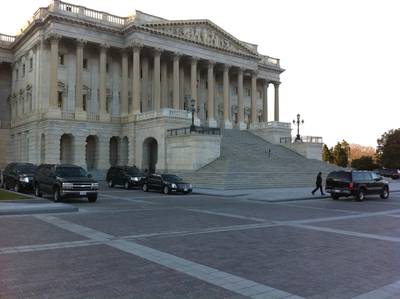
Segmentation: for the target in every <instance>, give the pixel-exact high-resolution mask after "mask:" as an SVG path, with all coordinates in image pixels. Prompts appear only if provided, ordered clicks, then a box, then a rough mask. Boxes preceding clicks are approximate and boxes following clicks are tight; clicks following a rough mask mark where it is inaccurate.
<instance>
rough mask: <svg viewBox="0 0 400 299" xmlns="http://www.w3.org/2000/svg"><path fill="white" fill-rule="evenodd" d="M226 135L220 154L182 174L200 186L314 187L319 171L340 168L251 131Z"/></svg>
mask: <svg viewBox="0 0 400 299" xmlns="http://www.w3.org/2000/svg"><path fill="white" fill-rule="evenodd" d="M222 135H223V137H222V141H221V156H220V158H218V159H217V160H215V161H213V162H211V163H210V164H208V165H206V166H204V167H202V168H201V169H199V170H197V171H195V172H191V173H190V172H180V173H178V174H179V175H180V176H182V177H183V178H184V179H185V180H187V181H188V182H191V183H192V184H193V185H194V186H195V187H199V188H216V189H249V188H277V187H305V186H309V187H310V188H311V187H314V185H315V178H316V176H317V173H318V172H319V171H321V172H322V174H323V177H324V178H325V177H326V175H327V174H328V173H329V172H330V171H332V170H335V169H339V168H338V167H336V166H333V165H330V164H327V163H325V162H321V161H319V160H311V159H306V158H304V157H303V156H301V155H300V154H298V153H296V152H294V151H292V150H290V149H288V148H285V147H283V146H281V145H275V144H272V143H270V142H267V141H265V140H264V139H262V138H260V137H258V136H256V135H254V134H252V133H250V132H249V131H239V130H235V129H233V130H224V131H223V132H222ZM269 149H270V150H271V158H269V154H268V152H269Z"/></svg>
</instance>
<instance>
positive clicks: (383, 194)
mask: <svg viewBox="0 0 400 299" xmlns="http://www.w3.org/2000/svg"><path fill="white" fill-rule="evenodd" d="M380 196H381V198H382V199H386V198H388V197H389V189H388V188H387V187H385V188H383V190H382V193H381V194H380Z"/></svg>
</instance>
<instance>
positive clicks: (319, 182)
mask: <svg viewBox="0 0 400 299" xmlns="http://www.w3.org/2000/svg"><path fill="white" fill-rule="evenodd" d="M315 185H316V186H317V187H316V188H315V189H314V190H313V191H311V193H312V195H314V193H315V191H317V190H318V189H319V190H320V191H321V195H325V193H324V191H323V190H322V173H321V172H318V175H317V180H316V182H315Z"/></svg>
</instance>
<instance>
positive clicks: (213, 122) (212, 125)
mask: <svg viewBox="0 0 400 299" xmlns="http://www.w3.org/2000/svg"><path fill="white" fill-rule="evenodd" d="M207 123H208V126H209V127H210V128H216V127H217V126H218V125H217V121H216V120H215V119H209V120H207Z"/></svg>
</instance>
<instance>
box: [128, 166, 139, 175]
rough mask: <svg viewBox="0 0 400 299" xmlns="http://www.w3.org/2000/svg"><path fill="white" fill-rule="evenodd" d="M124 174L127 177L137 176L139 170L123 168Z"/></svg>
mask: <svg viewBox="0 0 400 299" xmlns="http://www.w3.org/2000/svg"><path fill="white" fill-rule="evenodd" d="M125 172H126V173H127V174H129V175H137V174H138V172H139V169H138V168H136V167H127V168H125Z"/></svg>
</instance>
